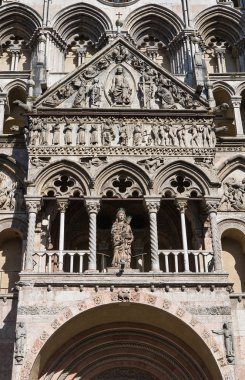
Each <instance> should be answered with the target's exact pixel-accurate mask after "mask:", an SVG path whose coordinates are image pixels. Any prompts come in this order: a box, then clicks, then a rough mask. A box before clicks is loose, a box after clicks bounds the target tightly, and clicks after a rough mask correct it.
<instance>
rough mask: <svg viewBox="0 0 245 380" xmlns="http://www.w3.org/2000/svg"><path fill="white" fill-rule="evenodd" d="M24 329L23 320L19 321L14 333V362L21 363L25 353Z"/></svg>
mask: <svg viewBox="0 0 245 380" xmlns="http://www.w3.org/2000/svg"><path fill="white" fill-rule="evenodd" d="M25 343H26V329H25V324H24V322H19V323H18V324H17V328H16V335H15V349H14V352H15V355H14V357H15V360H16V364H22V363H23V359H24V355H25Z"/></svg>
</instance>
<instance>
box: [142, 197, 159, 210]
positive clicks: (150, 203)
mask: <svg viewBox="0 0 245 380" xmlns="http://www.w3.org/2000/svg"><path fill="white" fill-rule="evenodd" d="M145 205H146V208H147V210H148V212H149V214H151V213H155V214H156V213H157V212H158V210H159V208H160V199H154V198H152V199H145Z"/></svg>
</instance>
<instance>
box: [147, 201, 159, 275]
mask: <svg viewBox="0 0 245 380" xmlns="http://www.w3.org/2000/svg"><path fill="white" fill-rule="evenodd" d="M146 207H147V210H148V213H149V219H150V245H151V270H152V271H154V272H159V271H160V263H159V255H158V234H157V212H158V210H159V208H160V201H154V202H150V201H149V202H146Z"/></svg>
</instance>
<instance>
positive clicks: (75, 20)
mask: <svg viewBox="0 0 245 380" xmlns="http://www.w3.org/2000/svg"><path fill="white" fill-rule="evenodd" d="M52 24H53V25H54V28H55V29H56V31H57V32H58V33H59V34H60V36H61V37H62V38H63V39H64V40H65V41H68V40H69V39H70V38H71V37H72V36H74V35H76V34H78V33H79V32H80V33H83V34H85V35H86V36H89V39H90V40H91V41H92V42H98V41H99V39H100V38H101V37H102V36H103V34H104V32H105V31H106V30H112V29H113V26H112V23H111V21H110V19H109V17H108V16H107V15H106V14H105V13H104V12H103V11H102V10H101V9H98V8H96V7H95V6H93V5H89V4H84V3H78V4H73V5H70V6H68V7H66V8H64V9H62V10H61V11H60V12H58V13H57V14H56V16H55V17H54V19H53V20H52Z"/></svg>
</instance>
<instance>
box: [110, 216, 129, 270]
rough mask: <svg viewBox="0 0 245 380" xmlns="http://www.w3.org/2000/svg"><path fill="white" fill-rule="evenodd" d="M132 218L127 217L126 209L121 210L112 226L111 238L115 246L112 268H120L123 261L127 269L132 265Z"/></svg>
mask: <svg viewBox="0 0 245 380" xmlns="http://www.w3.org/2000/svg"><path fill="white" fill-rule="evenodd" d="M130 221H131V217H129V216H128V217H127V216H126V212H125V210H124V209H119V210H118V212H117V215H116V221H115V222H114V223H113V225H112V229H111V238H112V245H113V260H112V266H113V267H118V266H119V265H120V263H121V262H122V261H124V262H125V267H126V268H130V263H131V244H132V242H133V240H134V237H133V233H132V230H131V227H130Z"/></svg>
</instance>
